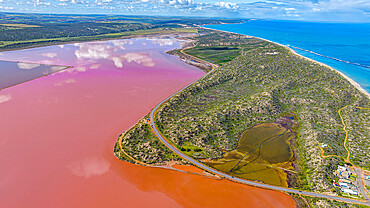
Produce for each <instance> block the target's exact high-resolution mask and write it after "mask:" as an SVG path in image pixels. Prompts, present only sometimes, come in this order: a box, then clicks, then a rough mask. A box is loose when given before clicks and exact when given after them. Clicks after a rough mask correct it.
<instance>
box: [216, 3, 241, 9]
mask: <svg viewBox="0 0 370 208" xmlns="http://www.w3.org/2000/svg"><path fill="white" fill-rule="evenodd" d="M215 5H216V6H220V7H224V8H226V9H234V8H237V6H236V3H231V2H216V3H215Z"/></svg>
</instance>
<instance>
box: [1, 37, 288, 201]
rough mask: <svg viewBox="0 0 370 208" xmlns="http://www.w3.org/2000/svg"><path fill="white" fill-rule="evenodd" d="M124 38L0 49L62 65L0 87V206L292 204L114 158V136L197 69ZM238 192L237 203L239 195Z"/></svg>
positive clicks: (158, 47) (155, 46)
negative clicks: (39, 75)
mask: <svg viewBox="0 0 370 208" xmlns="http://www.w3.org/2000/svg"><path fill="white" fill-rule="evenodd" d="M175 47H179V42H177V41H175V40H173V39H151V40H146V39H130V40H115V41H102V42H92V43H76V44H68V45H62V46H49V47H42V48H34V49H27V50H22V51H11V52H4V53H3V54H2V55H1V56H2V57H1V59H2V60H9V61H19V60H22V61H24V62H32V63H43V64H57V65H69V66H74V67H73V68H69V69H66V70H64V71H62V72H57V73H54V74H51V75H48V76H44V77H41V78H38V79H35V80H32V81H29V82H26V83H23V84H20V85H16V86H13V87H10V88H7V89H4V90H1V91H0V115H1V116H0V164H1V166H0V167H1V168H0V196H1V200H0V207H113V206H118V207H148V206H151V207H182V206H185V207H225V206H233V207H242V206H243V207H244V206H257V205H258V206H259V207H289V206H290V207H294V206H295V203H294V201H293V199H292V198H291V197H289V196H288V195H286V194H283V193H280V192H274V191H269V190H263V189H258V188H254V187H249V186H244V185H241V184H236V183H233V182H229V181H225V180H221V181H218V180H214V179H208V178H204V177H202V176H199V175H194V174H185V173H179V172H175V171H172V170H165V169H159V168H148V167H142V166H137V165H132V164H129V163H127V162H123V161H120V160H118V159H117V158H116V157H114V155H113V146H114V143H115V142H116V139H117V137H118V135H119V134H120V133H121V132H122V131H124V130H127V129H128V128H129V127H130V126H132V125H134V124H135V123H136V122H137V121H138V120H139V119H140V118H141V117H143V116H144V115H145V114H147V113H148V112H149V111H150V109H151V108H153V107H154V106H155V105H156V104H157V103H158V102H160V101H161V100H163V99H164V98H165V97H167V96H169V95H170V94H172V93H173V92H175V91H177V90H178V89H181V88H182V87H183V86H185V85H187V83H190V82H191V81H193V80H195V79H197V78H199V77H200V76H202V75H203V74H204V72H202V71H200V70H198V69H196V68H194V67H192V66H189V65H186V64H185V63H182V62H180V61H179V60H178V59H177V58H176V57H173V56H170V55H167V54H166V53H165V51H168V50H170V49H173V48H175ZM241 196H242V197H241Z"/></svg>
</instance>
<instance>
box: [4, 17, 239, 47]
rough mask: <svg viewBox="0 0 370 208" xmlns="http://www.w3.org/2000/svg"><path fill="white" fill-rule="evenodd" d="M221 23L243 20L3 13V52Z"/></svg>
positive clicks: (177, 30)
mask: <svg viewBox="0 0 370 208" xmlns="http://www.w3.org/2000/svg"><path fill="white" fill-rule="evenodd" d="M40 20H42V21H40ZM222 22H230V23H232V22H240V20H231V19H211V18H193V19H188V18H179V17H173V18H171V17H145V16H136V17H132V16H118V15H115V16H111V15H51V14H48V15H43V14H16V15H15V14H8V13H0V51H4V50H12V49H20V48H26V47H35V46H43V45H50V44H57V43H67V42H76V41H78V42H80V41H91V40H102V39H112V38H124V37H130V36H137V35H151V34H169V33H189V32H190V33H196V32H197V30H196V29H194V28H193V25H194V24H217V23H222Z"/></svg>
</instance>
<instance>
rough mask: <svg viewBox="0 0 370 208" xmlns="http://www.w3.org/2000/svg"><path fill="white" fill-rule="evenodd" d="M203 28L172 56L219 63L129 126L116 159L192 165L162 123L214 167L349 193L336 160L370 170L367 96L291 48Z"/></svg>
mask: <svg viewBox="0 0 370 208" xmlns="http://www.w3.org/2000/svg"><path fill="white" fill-rule="evenodd" d="M198 33H199V34H201V35H199V36H196V37H192V38H188V39H189V41H192V42H193V43H194V44H193V47H188V48H185V49H179V50H177V51H172V52H171V53H172V54H175V55H179V56H180V57H182V58H186V57H188V58H191V59H192V61H191V62H196V61H198V62H202V61H207V62H209V63H211V64H212V65H214V66H218V67H216V68H215V69H214V70H212V71H210V72H209V73H208V74H207V75H206V76H205V77H204V78H203V79H200V80H198V81H197V82H195V83H193V84H192V85H190V86H189V87H187V88H186V89H184V90H182V91H181V92H179V93H177V94H175V95H174V96H173V97H171V99H169V100H168V101H167V102H163V104H162V105H160V106H159V107H158V109H156V111H155V112H153V111H152V113H155V115H153V119H154V120H153V121H151V120H150V117H149V115H148V116H146V117H144V118H143V119H142V120H140V121H139V122H138V123H137V124H136V125H135V126H134V127H133V128H131V129H130V130H128V131H126V132H124V133H123V134H122V135H121V136H120V137H119V140H118V142H117V144H116V147H115V154H116V156H117V157H119V158H120V159H123V160H127V161H130V162H134V163H140V164H142V165H161V164H165V163H167V162H170V161H179V162H181V163H186V161H184V160H183V159H182V158H181V157H179V154H175V153H174V152H173V151H171V150H170V149H169V148H167V147H166V145H165V144H163V143H162V142H161V141H160V140H159V139H158V137H157V136H156V134H155V133H154V131H153V130H152V127H153V126H155V129H158V131H159V132H160V134H161V135H163V137H164V138H165V139H166V140H167V141H168V143H169V144H167V146H168V145H171V146H173V147H176V149H177V150H179V151H181V152H182V153H183V154H185V155H186V156H188V157H190V158H192V159H194V160H197V161H199V162H202V164H204V165H205V166H207V167H211V168H212V169H215V170H218V171H221V172H223V173H225V174H228V175H230V176H231V177H235V178H242V179H246V180H248V181H255V182H259V183H264V184H271V185H274V186H278V187H289V188H294V189H297V190H302V191H309V192H315V193H323V194H326V195H328V196H329V195H330V196H342V195H343V193H342V192H341V191H340V190H338V188H336V187H335V186H333V185H332V184H333V180H335V178H336V176H335V175H334V174H333V172H334V171H335V170H336V169H337V167H338V166H343V165H345V166H347V167H349V168H353V167H361V168H363V169H364V170H366V169H369V168H370V166H369V159H368V157H367V153H366V152H367V151H368V149H369V141H368V138H369V131H368V129H367V127H366V126H367V125H368V118H369V111H366V110H364V109H367V108H368V107H369V106H370V100H369V97H368V95H367V94H365V93H364V92H361V91H360V90H359V89H357V88H356V87H355V86H353V85H352V84H351V83H350V82H349V81H348V80H347V79H346V78H344V77H343V76H342V75H341V74H339V73H337V72H336V71H333V70H332V69H331V68H329V67H327V66H325V65H322V64H320V63H318V62H314V61H312V60H309V59H306V58H304V57H301V56H299V55H297V54H295V53H294V52H292V51H291V50H289V49H288V48H286V47H284V46H281V45H278V44H275V43H272V42H269V41H266V40H262V39H259V38H254V37H250V36H245V35H238V34H233V33H227V32H220V31H214V30H207V29H203V28H198ZM151 125H152V127H151ZM344 126H345V128H346V129H350V133H348V132H347V131H344V130H345V128H344ZM323 145H324V146H326V147H327V148H325V149H322V146H323ZM323 151H324V153H325V154H327V155H336V157H325V156H323V153H322V152H323ZM349 152H350V153H351V157H349V156H348V154H349ZM329 198H330V197H329ZM307 200H308V203H310V204H322V205H323V206H336V205H338V204H339V203H340V202H337V201H330V200H327V199H319V198H307ZM358 200H361V198H358Z"/></svg>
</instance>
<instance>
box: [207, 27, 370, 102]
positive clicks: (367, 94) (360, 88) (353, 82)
mask: <svg viewBox="0 0 370 208" xmlns="http://www.w3.org/2000/svg"><path fill="white" fill-rule="evenodd" d="M202 28H204V29H208V30H215V31H221V32H226V33H230V34H238V35H244V34H239V33H235V32H228V31H224V30H217V29H210V28H205V27H202ZM245 36H247V37H251V38H257V39H260V40H264V41H267V42H270V43H274V44H277V45H279V46H282V47H285V48H286V49H288V50H289V51H291V52H292V53H293V54H295V55H297V56H299V57H301V58H304V59H307V60H309V61H312V62H315V63H317V64H320V65H321V66H325V67H328V68H329V69H331V70H333V71H335V72H337V73H338V74H340V75H341V76H342V77H344V78H345V79H346V80H347V81H348V82H349V83H351V84H352V85H353V86H354V87H355V88H357V89H358V90H359V91H360V92H362V93H363V94H364V95H365V96H367V97H368V98H370V94H369V93H368V92H367V91H366V90H365V89H363V88H362V87H361V86H360V85H359V84H358V83H357V82H355V81H354V80H353V79H351V78H349V77H348V76H347V75H345V74H343V73H342V72H340V71H338V70H336V69H334V68H333V67H331V66H329V65H327V64H324V63H321V62H319V61H316V60H313V59H310V58H308V57H305V56H302V55H301V54H298V53H297V52H295V51H294V50H293V49H291V48H289V47H287V46H285V45H282V44H280V43H276V42H273V41H271V40H267V39H264V38H260V37H255V36H251V35H245Z"/></svg>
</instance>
